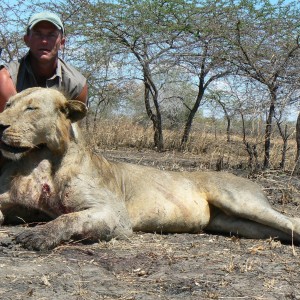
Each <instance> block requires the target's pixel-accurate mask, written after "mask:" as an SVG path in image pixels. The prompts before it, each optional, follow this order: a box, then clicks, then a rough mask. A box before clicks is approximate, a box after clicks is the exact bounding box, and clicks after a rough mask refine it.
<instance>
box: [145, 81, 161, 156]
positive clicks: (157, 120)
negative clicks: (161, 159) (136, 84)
mask: <svg viewBox="0 0 300 300" xmlns="http://www.w3.org/2000/svg"><path fill="white" fill-rule="evenodd" d="M144 87H145V92H144V101H145V107H146V112H147V115H148V117H149V118H150V120H151V121H152V124H153V130H154V138H153V140H154V147H155V148H156V150H157V151H158V152H161V151H163V149H164V140H163V132H162V121H161V114H160V110H159V105H158V99H157V93H151V86H150V84H149V82H148V80H147V79H146V78H145V77H144ZM150 95H152V99H153V102H154V106H155V108H156V114H154V113H153V111H152V109H151V105H150Z"/></svg>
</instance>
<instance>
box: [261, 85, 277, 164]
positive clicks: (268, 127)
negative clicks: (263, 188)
mask: <svg viewBox="0 0 300 300" xmlns="http://www.w3.org/2000/svg"><path fill="white" fill-rule="evenodd" d="M270 95H271V103H270V107H269V112H268V116H267V124H266V131H265V157H264V165H263V166H264V168H265V169H267V168H269V165H270V151H271V134H272V122H273V117H274V112H275V103H276V89H275V88H273V89H271V90H270Z"/></svg>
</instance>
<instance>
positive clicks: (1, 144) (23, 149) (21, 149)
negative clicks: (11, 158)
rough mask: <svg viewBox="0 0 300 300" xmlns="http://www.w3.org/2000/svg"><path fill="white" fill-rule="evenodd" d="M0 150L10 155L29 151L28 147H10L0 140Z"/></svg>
mask: <svg viewBox="0 0 300 300" xmlns="http://www.w3.org/2000/svg"><path fill="white" fill-rule="evenodd" d="M0 149H1V150H4V151H7V152H10V153H15V154H17V153H24V152H27V151H29V150H30V147H16V146H10V145H8V144H6V143H4V142H3V141H1V140H0Z"/></svg>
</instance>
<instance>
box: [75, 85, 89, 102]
mask: <svg viewBox="0 0 300 300" xmlns="http://www.w3.org/2000/svg"><path fill="white" fill-rule="evenodd" d="M75 100H79V101H81V102H83V103H84V104H85V105H87V100H88V86H87V84H85V86H84V87H83V89H82V91H81V93H80V94H79V96H78V97H77V98H76V99H75Z"/></svg>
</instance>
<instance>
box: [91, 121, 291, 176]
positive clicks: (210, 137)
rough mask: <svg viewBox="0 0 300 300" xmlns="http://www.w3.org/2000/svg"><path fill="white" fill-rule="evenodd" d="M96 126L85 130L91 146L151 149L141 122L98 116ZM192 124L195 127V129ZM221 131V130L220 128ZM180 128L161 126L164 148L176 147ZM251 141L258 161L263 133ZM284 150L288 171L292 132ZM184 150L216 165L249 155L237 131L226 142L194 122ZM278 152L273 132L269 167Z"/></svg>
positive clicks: (233, 164)
mask: <svg viewBox="0 0 300 300" xmlns="http://www.w3.org/2000/svg"><path fill="white" fill-rule="evenodd" d="M97 128H98V129H97V130H95V131H94V132H91V131H92V130H88V129H86V130H87V132H86V136H87V137H88V142H89V145H90V146H91V147H92V148H94V149H99V148H100V149H102V150H109V149H124V148H125V149H126V148H135V149H137V150H142V149H153V148H154V143H153V129H152V127H151V126H150V125H149V126H142V125H139V124H137V123H134V122H132V121H131V120H128V119H124V118H119V119H118V118H116V119H114V120H102V121H101V122H99V124H98V126H97ZM195 128H196V129H195ZM223 131H224V130H223ZM181 135H182V130H164V132H163V136H164V147H165V150H166V151H169V152H172V151H176V152H179V151H177V149H179V148H180V140H181ZM247 140H248V141H249V142H250V143H251V144H256V145H257V152H258V160H259V163H260V164H262V161H263V157H264V153H263V149H264V148H263V147H264V141H263V135H260V136H252V137H248V138H247ZM288 145H289V147H288V151H287V154H286V165H285V170H286V171H292V170H293V168H294V166H295V162H294V160H295V153H296V142H295V139H294V136H292V137H291V138H290V140H289V142H288ZM184 153H187V154H190V155H191V156H195V155H196V156H201V161H203V162H205V163H206V164H207V165H211V166H216V165H217V164H221V166H222V168H225V169H230V168H247V166H248V160H249V156H248V154H247V151H246V148H245V145H244V143H243V140H242V136H241V135H237V134H235V135H232V136H231V141H230V142H227V140H226V134H225V132H222V131H221V130H216V131H214V132H211V130H210V129H209V128H208V127H205V126H204V127H202V128H199V126H198V128H197V126H194V129H193V131H192V132H191V134H190V139H189V142H188V144H187V147H186V150H185V151H184ZM281 156H282V140H281V138H280V137H279V136H276V135H275V134H274V136H273V138H272V148H271V159H270V165H271V169H277V168H279V165H280V161H281Z"/></svg>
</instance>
